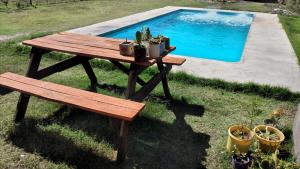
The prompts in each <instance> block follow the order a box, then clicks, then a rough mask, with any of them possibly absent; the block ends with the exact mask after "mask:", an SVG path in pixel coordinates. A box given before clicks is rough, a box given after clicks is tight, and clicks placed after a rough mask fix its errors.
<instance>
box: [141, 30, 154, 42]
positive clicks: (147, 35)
mask: <svg viewBox="0 0 300 169" xmlns="http://www.w3.org/2000/svg"><path fill="white" fill-rule="evenodd" d="M151 38H152V35H151V31H150V28H149V27H143V29H142V41H150V40H151Z"/></svg>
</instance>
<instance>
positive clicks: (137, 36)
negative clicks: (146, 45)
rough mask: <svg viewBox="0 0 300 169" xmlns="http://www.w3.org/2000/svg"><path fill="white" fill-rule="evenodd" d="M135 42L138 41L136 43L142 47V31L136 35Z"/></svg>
mask: <svg viewBox="0 0 300 169" xmlns="http://www.w3.org/2000/svg"><path fill="white" fill-rule="evenodd" d="M135 40H136V43H137V44H139V46H141V43H142V33H141V32H140V31H137V32H136V33H135Z"/></svg>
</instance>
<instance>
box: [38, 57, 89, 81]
mask: <svg viewBox="0 0 300 169" xmlns="http://www.w3.org/2000/svg"><path fill="white" fill-rule="evenodd" d="M90 59H92V58H86V57H80V56H74V57H72V58H70V59H67V60H64V61H61V62H59V63H56V64H54V65H52V66H49V67H47V68H44V69H41V70H39V71H37V72H36V74H35V76H34V78H35V79H43V78H45V77H47V76H50V75H52V74H54V73H57V72H62V71H64V70H66V69H69V68H71V67H73V66H76V65H79V64H82V63H84V62H86V61H88V60H90Z"/></svg>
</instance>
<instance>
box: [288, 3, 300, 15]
mask: <svg viewBox="0 0 300 169" xmlns="http://www.w3.org/2000/svg"><path fill="white" fill-rule="evenodd" d="M287 7H288V8H289V9H290V10H291V11H293V12H296V13H298V14H300V0H287Z"/></svg>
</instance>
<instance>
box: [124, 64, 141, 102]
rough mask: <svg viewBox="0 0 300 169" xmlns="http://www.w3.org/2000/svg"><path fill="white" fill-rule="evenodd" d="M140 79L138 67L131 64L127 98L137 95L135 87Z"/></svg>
mask: <svg viewBox="0 0 300 169" xmlns="http://www.w3.org/2000/svg"><path fill="white" fill-rule="evenodd" d="M137 77H138V65H135V64H131V65H130V70H129V74H128V84H127V89H126V92H125V96H126V98H130V97H131V96H132V95H133V94H134V93H135V86H136V81H137Z"/></svg>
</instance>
